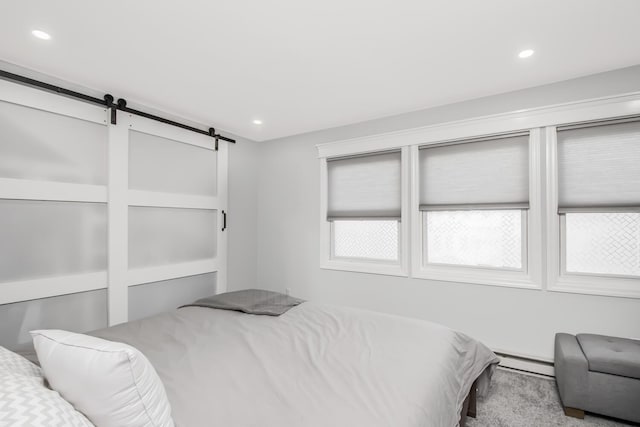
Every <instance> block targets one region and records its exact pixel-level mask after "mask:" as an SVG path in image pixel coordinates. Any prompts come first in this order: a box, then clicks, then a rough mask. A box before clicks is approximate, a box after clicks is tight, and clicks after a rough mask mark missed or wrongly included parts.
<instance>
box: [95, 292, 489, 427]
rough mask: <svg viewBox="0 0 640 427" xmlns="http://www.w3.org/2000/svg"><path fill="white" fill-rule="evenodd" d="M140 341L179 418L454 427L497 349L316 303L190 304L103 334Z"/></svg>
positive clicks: (235, 423) (237, 424) (429, 327)
mask: <svg viewBox="0 0 640 427" xmlns="http://www.w3.org/2000/svg"><path fill="white" fill-rule="evenodd" d="M94 335H96V336H100V337H102V338H105V339H110V340H114V341H121V342H125V343H128V344H130V345H133V346H134V347H136V348H138V349H139V350H140V351H142V352H143V353H144V354H145V355H146V356H147V358H148V359H149V360H150V361H151V363H152V364H153V365H154V367H155V369H156V370H157V372H158V374H159V376H160V378H161V379H162V381H163V383H164V385H165V388H166V391H167V395H168V397H169V401H170V403H171V407H172V413H173V418H174V420H175V422H176V425H177V426H179V427H198V426H222V427H254V426H255V427H258V426H260V427H270V426H274V427H275V426H277V427H312V426H313V427H316V426H317V427H320V426H322V427H327V426H332V427H340V426H345V427H347V426H348V427H357V426H367V427H376V426H393V427H454V426H456V425H458V421H459V420H458V416H459V414H460V410H461V407H462V404H463V401H464V399H465V397H466V395H467V393H468V392H469V389H470V386H471V384H472V382H473V381H474V380H475V379H476V378H477V377H478V376H479V375H480V374H481V373H482V372H483V371H484V370H485V368H487V367H488V366H490V365H491V364H494V363H497V361H498V359H497V358H496V356H495V355H494V354H493V353H492V352H491V351H490V350H489V349H488V348H487V347H485V346H484V345H482V344H481V343H479V342H477V341H475V340H473V339H471V338H469V337H467V336H466V335H464V334H461V333H458V332H455V331H452V330H450V329H447V328H445V327H442V326H439V325H436V324H433V323H429V322H426V321H421V320H415V319H409V318H403V317H397V316H390V315H384V314H379V313H373V312H368V311H361V310H354V309H348V308H339V307H333V306H325V305H319V304H314V303H311V302H306V303H304V304H301V305H299V306H297V307H295V308H292V309H291V310H289V311H288V312H287V313H285V314H283V315H282V316H279V317H271V316H256V315H249V314H244V313H239V312H234V311H225V310H216V309H210V308H202V307H186V308H182V309H180V310H176V311H174V312H171V313H166V314H162V315H158V316H154V317H151V318H147V319H142V320H139V321H136V322H130V323H126V324H123V325H118V326H115V327H112V328H108V329H105V330H101V331H97V332H95V333H94Z"/></svg>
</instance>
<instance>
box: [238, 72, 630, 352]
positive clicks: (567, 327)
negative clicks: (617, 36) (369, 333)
mask: <svg viewBox="0 0 640 427" xmlns="http://www.w3.org/2000/svg"><path fill="white" fill-rule="evenodd" d="M497 78H499V76H498V77H497ZM470 84H472V82H471V83H470ZM631 91H640V66H636V67H631V68H626V69H621V70H616V71H612V72H608V73H602V74H598V75H593V76H588V77H584V78H579V79H575V80H570V81H566V82H560V83H555V84H551V85H546V86H541V87H537V88H532V89H527V90H522V91H518V92H512V93H508V94H502V95H497V96H492V97H486V98H481V99H476V100H472V101H467V102H462V103H459V104H453V105H449V106H443V107H437V108H432V109H428V110H423V111H418V112H414V113H409V114H403V115H400V116H395V117H389V118H385V119H380V120H375V121H370V122H365V123H359V124H354V125H351V126H344V127H340V128H335V129H329V130H324V131H319V132H314V133H310V134H305V135H299V136H293V137H288V138H283V139H279V140H273V141H269V142H266V143H261V145H260V147H259V164H260V170H259V173H258V211H259V215H257V230H258V240H257V243H258V249H257V262H258V263H257V281H256V283H255V286H257V287H263V288H268V289H274V290H280V291H283V290H285V289H286V288H289V289H290V291H291V294H292V295H295V296H300V297H302V298H307V299H312V300H315V301H318V302H324V303H332V304H342V305H349V306H357V307H362V308H367V309H372V310H379V311H385V312H389V313H396V314H401V315H406V316H412V317H418V318H423V319H428V320H432V321H435V322H439V323H442V324H444V325H447V326H450V327H452V328H455V329H458V330H461V331H463V332H467V333H469V334H471V335H472V336H474V337H476V338H478V339H480V340H482V341H484V342H485V343H486V344H488V345H489V346H491V347H492V348H494V349H497V350H503V351H507V352H510V353H514V354H522V355H527V356H531V357H536V358H542V359H551V358H552V357H553V338H554V334H555V333H556V332H559V331H564V332H572V333H577V332H594V333H603V334H611V335H617V336H627V337H640V300H637V299H624V298H610V297H601V296H590V295H577V294H565V293H554V292H546V291H534V290H522V289H511V288H501V287H493V286H482V285H471V284H463V283H451V282H435V281H428V280H421V279H408V278H398V277H390V276H380V275H373V274H363V273H351V272H341V271H330V270H321V269H320V268H319V250H320V248H319V247H320V242H319V219H318V217H319V199H320V195H319V186H320V185H319V170H318V169H319V167H318V159H317V150H316V147H315V144H318V143H322V142H328V141H335V140H341V139H346V138H352V137H357V136H364V135H372V134H376V133H381V132H389V131H393V130H399V129H406V128H411V127H417V126H424V125H428V124H433V123H439V122H444V121H450V120H458V119H464V118H469V117H475V116H483V115H488V114H495V113H499V112H507V111H513V110H517V109H523V108H532V107H536V106H545V105H551V104H557V103H564V102H570V101H576V100H582V99H589V98H595V97H600V96H606V95H611V94H617V93H626V92H631ZM245 246H246V245H245ZM230 282H231V281H230ZM233 286H234V288H242V287H248V286H241V285H239V284H237V283H236V284H234V285H233Z"/></svg>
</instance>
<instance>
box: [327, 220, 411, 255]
mask: <svg viewBox="0 0 640 427" xmlns="http://www.w3.org/2000/svg"><path fill="white" fill-rule="evenodd" d="M398 224H399V222H398V221H377V220H364V221H355V220H354V221H351V220H347V221H333V222H332V227H333V256H334V257H338V258H367V259H377V260H388V261H397V260H398V228H399V227H398Z"/></svg>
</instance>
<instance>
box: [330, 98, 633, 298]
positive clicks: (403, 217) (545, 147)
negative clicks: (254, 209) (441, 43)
mask: <svg viewBox="0 0 640 427" xmlns="http://www.w3.org/2000/svg"><path fill="white" fill-rule="evenodd" d="M614 98H615V99H605V100H595V101H594V100H591V101H584V102H581V103H579V104H576V103H572V104H567V105H564V106H553V107H550V108H548V109H536V110H535V111H530V112H529V111H518V112H513V113H507V114H501V115H499V116H491V117H486V118H474V119H470V120H464V121H460V122H455V123H443V124H441V125H433V126H427V127H423V128H416V129H409V130H405V131H401V132H392V133H388V134H379V135H373V136H370V137H363V138H357V139H351V140H348V141H344V144H342V143H340V144H337V143H335V142H332V143H327V144H320V145H318V154H319V158H320V166H321V167H320V174H321V178H322V179H321V203H320V213H321V221H320V227H321V230H322V231H321V239H320V240H321V245H320V246H321V266H322V267H323V268H329V269H338V270H347V271H357V272H367V273H376V274H393V275H401V276H408V275H409V262H410V266H411V276H412V277H415V278H421V279H429V280H436V281H445V282H446V281H448V282H461V283H477V284H485V285H497V286H509V287H519V288H528V289H544V290H552V291H561V292H575V293H587V294H596V295H607V296H621V297H632V298H640V102H638V101H640V96H638V95H637V94H632V95H623V96H619V97H618V96H616V97H614ZM558 123H563V124H564V123H566V124H567V125H563V126H557V125H556V124H558ZM383 150H396V151H395V152H394V151H383ZM375 151H377V152H375ZM374 152H375V153H374ZM355 153H373V154H366V155H362V154H357V155H352V154H355ZM543 195H544V196H545V201H544V203H543V200H542V197H543ZM543 259H544V262H543Z"/></svg>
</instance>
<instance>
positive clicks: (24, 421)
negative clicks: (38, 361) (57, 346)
mask: <svg viewBox="0 0 640 427" xmlns="http://www.w3.org/2000/svg"><path fill="white" fill-rule="evenodd" d="M9 426H11V427H27V426H28V427H53V426H60V427H62V426H65V427H66V426H69V427H93V424H91V422H89V420H88V419H87V418H86V417H85V416H84V415H82V414H81V413H80V412H78V411H76V410H75V409H74V408H73V406H71V404H70V403H69V402H67V401H66V400H64V399H63V398H62V396H60V395H59V394H58V393H57V392H56V391H53V390H51V389H49V388H47V387H46V386H45V384H44V377H43V376H42V371H41V370H40V368H38V367H37V366H36V365H34V364H33V363H31V362H29V361H28V360H27V359H25V358H23V357H22V356H20V355H17V354H15V353H13V352H11V351H9V350H7V349H6V348H4V347H0V427H9Z"/></svg>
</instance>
